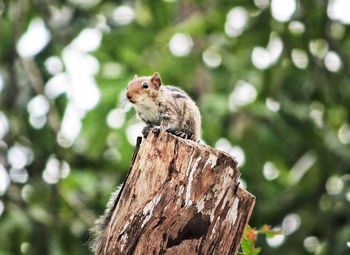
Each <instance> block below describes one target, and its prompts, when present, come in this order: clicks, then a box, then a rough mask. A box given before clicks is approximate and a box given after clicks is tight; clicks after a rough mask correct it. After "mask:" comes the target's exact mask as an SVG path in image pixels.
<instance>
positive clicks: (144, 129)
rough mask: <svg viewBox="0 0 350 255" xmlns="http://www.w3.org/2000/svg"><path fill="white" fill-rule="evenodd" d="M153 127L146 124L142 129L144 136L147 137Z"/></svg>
mask: <svg viewBox="0 0 350 255" xmlns="http://www.w3.org/2000/svg"><path fill="white" fill-rule="evenodd" d="M151 129H152V127H151V126H145V127H144V128H143V129H142V135H143V138H145V139H146V138H147V136H148V133H149V131H150V130H151Z"/></svg>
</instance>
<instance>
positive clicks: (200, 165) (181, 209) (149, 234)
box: [96, 132, 255, 255]
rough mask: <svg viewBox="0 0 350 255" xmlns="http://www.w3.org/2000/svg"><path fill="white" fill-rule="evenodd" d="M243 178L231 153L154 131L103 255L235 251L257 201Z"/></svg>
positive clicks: (140, 153) (135, 165) (136, 162)
mask: <svg viewBox="0 0 350 255" xmlns="http://www.w3.org/2000/svg"><path fill="white" fill-rule="evenodd" d="M140 140H141V139H140ZM140 140H139V142H140ZM239 176H240V172H239V170H238V169H237V161H236V160H235V159H234V158H233V157H231V156H230V155H228V154H227V153H224V152H221V151H217V150H215V149H213V148H211V147H209V146H207V145H203V144H200V143H196V142H193V141H190V140H185V139H181V138H178V137H176V136H174V135H171V134H168V133H165V132H160V134H159V135H155V134H153V133H152V132H150V133H149V135H148V138H147V139H146V140H144V141H143V142H142V144H141V146H140V148H139V146H137V147H136V150H135V153H134V157H133V161H132V165H131V168H130V172H129V174H128V177H127V179H126V181H125V182H124V185H123V187H122V189H121V191H120V193H119V196H118V201H117V203H116V206H115V208H114V212H113V216H112V218H111V219H110V222H109V224H108V227H107V229H106V230H105V232H104V234H103V238H102V241H101V243H100V246H99V247H98V249H97V251H96V254H99V255H102V254H103V255H107V254H108V255H110V254H142V255H144V254H167V255H170V254H181V255H190V254H236V253H237V251H238V248H239V245H240V242H241V240H242V237H243V232H244V229H245V227H246V225H247V223H248V220H249V218H250V215H251V212H252V209H253V207H254V203H255V197H254V196H253V195H251V194H250V193H248V192H247V191H245V190H243V189H241V188H240V187H239V182H238V178H239Z"/></svg>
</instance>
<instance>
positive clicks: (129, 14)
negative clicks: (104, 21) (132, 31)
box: [113, 5, 135, 25]
mask: <svg viewBox="0 0 350 255" xmlns="http://www.w3.org/2000/svg"><path fill="white" fill-rule="evenodd" d="M134 18H135V12H134V10H133V9H132V8H131V7H130V6H127V5H122V6H119V7H118V8H116V9H115V10H114V12H113V21H114V22H115V24H116V25H127V24H129V23H130V22H131V21H133V19H134Z"/></svg>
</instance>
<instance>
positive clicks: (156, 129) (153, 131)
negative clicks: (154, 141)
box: [151, 126, 161, 136]
mask: <svg viewBox="0 0 350 255" xmlns="http://www.w3.org/2000/svg"><path fill="white" fill-rule="evenodd" d="M151 130H152V133H153V134H155V135H156V136H158V135H159V133H160V130H161V127H159V126H155V127H152V129H151Z"/></svg>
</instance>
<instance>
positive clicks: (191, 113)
mask: <svg viewBox="0 0 350 255" xmlns="http://www.w3.org/2000/svg"><path fill="white" fill-rule="evenodd" d="M126 97H127V99H128V100H129V102H130V103H132V104H133V106H134V108H135V110H136V113H137V116H138V118H139V119H141V120H142V121H143V122H145V123H146V124H147V126H146V127H145V128H144V130H143V132H142V133H143V135H144V137H147V134H148V132H149V130H152V132H154V133H159V131H160V130H164V131H166V132H169V133H172V134H174V135H177V136H180V137H182V138H187V139H191V140H194V141H199V139H200V136H201V114H200V112H199V109H198V107H197V106H196V104H195V102H194V101H193V100H192V99H191V98H190V97H189V95H187V93H186V92H184V91H183V90H181V89H179V88H177V87H174V86H169V85H167V86H165V85H163V84H162V80H161V78H160V75H159V73H158V72H155V73H154V74H153V75H152V76H150V77H149V76H148V77H137V76H136V75H135V77H134V79H133V80H132V81H130V82H129V84H128V88H127V93H126Z"/></svg>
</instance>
